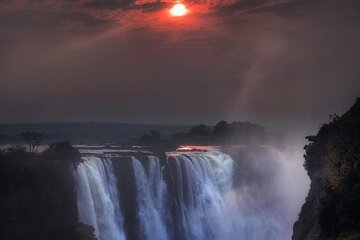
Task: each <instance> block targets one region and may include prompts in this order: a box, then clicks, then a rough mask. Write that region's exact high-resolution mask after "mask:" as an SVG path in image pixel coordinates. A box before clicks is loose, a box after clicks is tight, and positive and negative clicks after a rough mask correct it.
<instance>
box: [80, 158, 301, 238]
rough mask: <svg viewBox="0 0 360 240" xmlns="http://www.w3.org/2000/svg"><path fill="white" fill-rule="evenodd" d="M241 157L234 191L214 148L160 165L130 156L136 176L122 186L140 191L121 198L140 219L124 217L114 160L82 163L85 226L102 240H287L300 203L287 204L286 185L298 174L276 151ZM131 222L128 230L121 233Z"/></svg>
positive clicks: (227, 163) (228, 164) (228, 166)
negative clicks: (113, 164) (293, 205)
mask: <svg viewBox="0 0 360 240" xmlns="http://www.w3.org/2000/svg"><path fill="white" fill-rule="evenodd" d="M280 155H281V154H280ZM244 156H245V157H244V159H240V160H239V162H237V163H238V164H242V165H241V166H240V167H239V166H237V169H238V171H239V169H240V174H239V172H238V173H237V174H238V176H237V177H240V180H239V179H238V180H237V185H236V186H235V184H233V173H234V169H235V163H234V161H233V160H232V159H231V158H230V157H229V156H228V155H226V154H223V153H220V152H217V151H211V152H173V153H169V154H168V157H167V161H166V163H163V165H161V164H160V160H159V158H157V157H154V156H149V157H148V159H143V160H142V161H140V160H139V159H136V158H135V157H132V158H131V162H130V165H123V166H127V167H126V168H128V167H129V166H130V168H129V169H123V171H125V172H129V173H130V172H132V173H133V174H129V175H128V176H133V178H131V177H127V178H130V179H127V178H126V179H125V181H126V183H124V184H125V185H126V186H133V187H134V188H135V189H134V191H133V192H132V193H131V192H120V195H121V197H122V198H124V199H127V201H125V202H129V199H130V205H128V206H126V208H131V209H132V211H130V212H131V214H132V215H133V216H134V217H135V219H136V221H135V220H129V219H128V220H127V219H123V215H122V213H121V207H120V200H121V199H119V192H118V189H119V188H118V184H117V177H119V176H116V175H115V174H114V169H113V166H112V162H111V160H110V159H103V160H101V159H99V158H97V157H88V158H85V159H84V160H85V161H84V162H83V163H81V164H80V165H79V166H78V168H77V170H76V171H75V173H74V175H75V180H76V183H77V194H78V210H79V218H80V221H81V222H83V223H85V224H90V225H92V226H93V227H94V228H95V231H96V235H97V237H98V239H99V240H123V239H127V240H239V239H246V240H285V239H290V237H291V228H292V224H293V222H294V220H295V219H294V217H296V211H298V210H299V209H298V210H295V211H294V210H293V209H295V208H299V207H300V206H301V205H300V203H299V204H298V205H299V206H295V208H294V207H289V206H288V205H289V203H290V204H291V203H292V202H293V198H291V196H290V197H289V196H288V194H287V192H288V190H286V191H285V189H284V187H285V186H290V187H293V186H295V184H292V183H291V182H289V180H290V179H291V180H293V177H292V176H290V175H289V174H291V172H295V170H291V169H292V168H289V167H288V166H287V165H288V164H289V162H287V161H286V160H285V159H283V158H279V157H278V155H277V154H275V155H273V156H271V154H270V153H269V152H266V154H262V155H261V154H259V155H258V154H257V153H256V154H255V155H254V156H252V155H251V154H249V155H246V154H245V155H244ZM118 161H122V160H118ZM129 161H130V160H129ZM117 174H122V173H121V172H119V173H117ZM242 174H244V176H242ZM245 175H246V176H245ZM122 179H124V178H122ZM129 184H130V185H129ZM127 189H128V188H127ZM294 189H295V188H294ZM132 195H134V196H132ZM135 215H136V216H135ZM126 221H128V225H129V224H130V225H131V227H130V228H129V227H128V228H127V230H124V222H126ZM129 221H130V222H129ZM133 225H134V226H135V228H132V226H133ZM134 229H135V230H136V233H135V234H134V232H132V234H129V232H126V231H135V230H134ZM125 232H126V233H127V234H126V233H125ZM126 236H132V238H130V237H129V238H126Z"/></svg>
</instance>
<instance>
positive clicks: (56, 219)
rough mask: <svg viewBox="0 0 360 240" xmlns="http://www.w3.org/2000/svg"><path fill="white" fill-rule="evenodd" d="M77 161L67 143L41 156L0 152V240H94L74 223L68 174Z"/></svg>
mask: <svg viewBox="0 0 360 240" xmlns="http://www.w3.org/2000/svg"><path fill="white" fill-rule="evenodd" d="M79 160H80V154H79V152H78V151H77V150H76V149H74V148H72V146H71V145H70V143H69V142H61V143H57V144H51V145H50V146H49V148H48V149H47V150H46V151H44V152H43V153H42V154H37V153H34V152H27V151H26V149H25V148H23V147H14V148H9V149H6V150H2V151H1V152H0V216H1V218H0V229H1V231H0V239H4V240H5V239H6V240H20V239H26V240H50V239H51V240H95V237H94V230H93V228H92V227H91V226H88V225H84V224H81V223H79V222H78V218H77V206H76V193H75V189H74V188H75V185H74V182H73V178H72V174H71V170H72V168H73V167H74V165H75V164H76V163H77V162H78V161H79Z"/></svg>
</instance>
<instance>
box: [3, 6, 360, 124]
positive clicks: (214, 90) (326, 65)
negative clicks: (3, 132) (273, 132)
mask: <svg viewBox="0 0 360 240" xmlns="http://www.w3.org/2000/svg"><path fill="white" fill-rule="evenodd" d="M177 2H181V3H182V4H184V5H185V6H186V7H187V9H188V11H189V12H188V14H187V15H185V16H182V17H174V16H171V15H170V14H169V9H171V7H172V6H173V5H174V4H175V3H177ZM359 26H360V2H359V1H357V0H222V1H220V0H193V1H190V0H189V1H185V0H184V1H168V0H164V1H158V0H37V1H34V0H1V1H0V112H1V114H0V123H18V122H59V121H76V122H89V121H93V122H127V123H156V124H159V123H160V124H196V123H200V122H201V123H206V124H215V123H216V122H218V121H219V120H221V119H225V120H227V121H234V120H240V121H245V120H249V121H252V122H256V123H260V124H263V125H265V126H269V127H272V128H274V129H281V128H287V129H294V131H295V130H299V131H300V130H301V131H303V130H304V129H305V130H306V131H312V130H313V129H317V128H318V127H319V126H320V124H321V123H323V122H324V121H327V120H328V116H329V114H331V113H334V112H336V113H339V114H341V113H343V112H344V111H345V110H346V109H348V108H349V107H350V106H351V105H352V103H353V102H354V101H355V99H356V97H358V96H360V27H359Z"/></svg>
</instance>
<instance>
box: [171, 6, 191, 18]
mask: <svg viewBox="0 0 360 240" xmlns="http://www.w3.org/2000/svg"><path fill="white" fill-rule="evenodd" d="M188 12H189V10H188V9H187V8H186V6H185V5H184V4H182V3H177V4H175V5H174V6H173V7H172V8H171V9H170V11H169V13H170V15H172V16H174V17H182V16H185V15H186V14H187V13H188Z"/></svg>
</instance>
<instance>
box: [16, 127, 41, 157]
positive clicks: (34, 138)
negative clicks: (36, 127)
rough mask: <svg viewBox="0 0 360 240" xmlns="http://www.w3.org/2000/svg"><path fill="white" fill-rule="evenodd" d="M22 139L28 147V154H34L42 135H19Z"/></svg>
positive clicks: (28, 133)
mask: <svg viewBox="0 0 360 240" xmlns="http://www.w3.org/2000/svg"><path fill="white" fill-rule="evenodd" d="M21 136H22V138H23V139H24V140H25V142H26V144H27V145H28V148H29V152H31V153H33V152H36V150H37V149H38V147H39V145H40V143H41V140H42V135H41V133H38V132H23V133H21Z"/></svg>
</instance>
